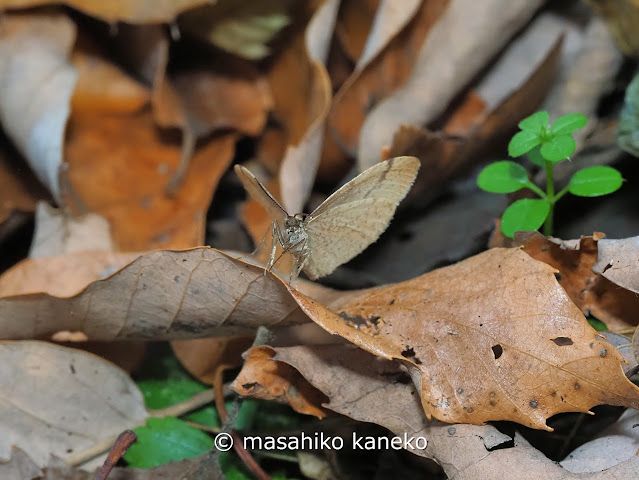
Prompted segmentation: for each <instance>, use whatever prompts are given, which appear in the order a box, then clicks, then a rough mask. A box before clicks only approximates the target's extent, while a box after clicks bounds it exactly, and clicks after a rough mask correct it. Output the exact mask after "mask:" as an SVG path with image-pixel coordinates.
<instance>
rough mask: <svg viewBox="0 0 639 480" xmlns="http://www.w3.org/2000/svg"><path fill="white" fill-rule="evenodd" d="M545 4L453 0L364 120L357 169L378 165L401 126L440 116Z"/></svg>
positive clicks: (417, 123) (520, 1) (424, 122)
mask: <svg viewBox="0 0 639 480" xmlns="http://www.w3.org/2000/svg"><path fill="white" fill-rule="evenodd" d="M426 3H430V2H426ZM541 3H542V2H541V1H540V0H535V1H526V0H517V1H511V2H508V3H506V4H504V3H503V2H501V1H498V0H491V1H489V2H481V4H480V3H478V2H474V1H473V0H451V2H450V5H449V6H448V8H447V9H446V10H445V11H444V12H443V14H442V16H441V17H440V18H439V19H438V21H437V23H435V25H434V26H433V28H432V29H431V31H430V32H429V34H428V37H427V38H426V40H425V41H424V43H423V44H422V46H421V50H420V52H419V55H418V58H417V59H416V64H415V68H414V69H413V71H412V73H411V75H410V78H409V79H408V80H407V81H406V83H405V84H404V85H403V87H402V88H401V89H399V90H397V91H396V92H395V93H393V95H391V96H390V97H388V98H386V99H385V100H384V101H382V102H381V103H379V104H378V105H376V106H375V108H374V109H373V111H372V112H371V113H370V114H369V115H368V116H367V117H366V121H365V122H364V124H363V126H362V128H361V131H360V133H359V143H358V155H357V162H358V166H359V168H360V169H361V170H364V169H365V168H368V167H369V166H370V165H374V164H375V163H377V162H378V161H379V158H380V154H381V152H382V148H383V147H384V146H386V145H390V144H391V141H392V138H393V134H394V132H395V130H396V129H397V127H399V126H400V125H401V124H407V123H408V124H412V125H425V124H428V123H429V122H431V121H432V120H434V119H435V118H436V117H437V116H438V115H440V114H441V113H442V112H443V111H444V110H445V109H446V107H447V106H448V104H449V103H450V101H451V100H452V99H453V98H454V97H455V96H456V95H458V94H459V93H460V89H461V88H463V87H464V86H465V85H466V84H467V83H468V82H469V81H470V80H472V78H473V77H474V76H475V75H477V73H479V70H480V69H482V68H484V67H485V65H486V63H487V62H488V61H489V60H490V59H491V58H492V57H493V56H494V55H495V54H497V53H498V52H499V50H500V49H502V48H503V47H504V45H505V44H506V42H507V41H508V40H509V39H510V38H511V37H512V36H513V35H514V34H515V33H516V32H517V31H518V30H519V29H520V28H521V27H522V26H524V25H525V24H526V23H527V22H528V21H529V20H530V19H531V17H532V16H533V15H534V13H535V11H536V10H537V9H538V8H539V6H540V5H541ZM451 38H453V39H454V41H451Z"/></svg>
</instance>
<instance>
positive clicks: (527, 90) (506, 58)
mask: <svg viewBox="0 0 639 480" xmlns="http://www.w3.org/2000/svg"><path fill="white" fill-rule="evenodd" d="M563 29H564V27H563V23H562V22H560V21H559V20H558V18H557V17H556V16H554V15H551V14H542V15H540V16H538V17H537V18H536V19H535V21H534V22H532V24H531V25H530V26H529V27H528V28H527V30H526V31H525V32H523V33H522V34H521V35H519V37H518V38H517V39H516V40H513V41H512V42H511V43H510V45H509V46H508V48H507V50H506V51H505V52H504V53H503V54H502V55H501V56H500V57H499V59H498V60H497V61H496V62H495V63H494V64H493V65H492V67H491V68H490V69H489V70H488V71H487V72H486V73H485V74H484V75H483V76H482V78H481V79H480V80H479V81H478V82H477V83H476V84H475V85H474V86H473V87H472V89H471V90H470V91H469V92H468V93H467V94H466V95H464V97H463V98H462V99H461V100H460V102H459V106H458V107H457V108H456V109H455V110H454V111H453V113H452V114H451V116H450V118H449V119H448V121H447V122H446V124H445V125H444V126H443V128H442V131H441V132H430V131H428V130H425V129H421V128H417V127H413V126H407V125H404V126H401V127H399V129H398V130H397V132H396V133H395V135H394V137H393V143H392V146H391V148H390V150H389V152H388V156H391V157H393V156H397V155H414V156H416V157H418V158H420V159H421V161H422V166H423V168H422V169H421V171H420V173H419V175H418V178H417V180H416V184H415V187H414V188H413V190H412V191H411V192H410V194H409V195H410V197H409V201H410V200H413V202H415V201H417V202H418V203H419V205H425V204H427V203H428V202H430V201H432V200H433V199H434V198H436V197H437V196H439V195H440V194H441V192H442V191H443V190H444V189H445V188H447V187H448V186H449V182H450V179H451V178H453V177H454V176H455V175H459V173H460V172H466V171H467V170H469V169H470V168H471V167H473V166H474V164H476V163H477V162H478V161H479V160H481V159H482V158H483V152H484V151H485V150H486V149H487V148H488V147H490V146H491V145H494V144H495V143H496V142H500V141H503V137H504V132H510V131H512V130H513V129H514V127H515V126H516V125H517V123H518V122H519V120H520V119H521V118H522V116H523V117H525V116H526V115H528V114H532V113H533V112H534V110H535V108H536V107H537V106H538V105H539V104H540V103H541V101H542V99H543V98H544V96H545V95H546V94H547V92H548V90H549V86H550V85H551V84H552V79H553V78H554V76H555V73H556V70H557V63H558V59H559V53H560V51H561V45H562V32H563ZM523 59H525V61H523Z"/></svg>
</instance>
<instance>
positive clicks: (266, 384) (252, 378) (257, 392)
mask: <svg viewBox="0 0 639 480" xmlns="http://www.w3.org/2000/svg"><path fill="white" fill-rule="evenodd" d="M274 356H275V350H274V349H272V348H271V347H268V346H261V347H254V348H252V349H251V350H250V351H249V352H248V355H247V357H246V361H245V363H244V366H243V367H242V370H241V371H240V373H239V374H238V376H237V378H236V379H235V380H234V381H233V383H232V384H231V388H232V389H233V390H235V391H236V392H237V393H238V394H240V395H242V396H248V397H251V398H260V399H262V400H276V401H278V402H281V403H286V404H288V405H290V406H291V407H292V408H293V410H295V411H296V412H299V413H305V414H306V415H314V416H316V417H317V418H320V419H321V418H324V417H325V416H326V412H325V411H324V410H323V409H322V408H321V405H322V404H323V403H325V402H326V401H327V400H328V399H327V398H326V396H325V395H324V394H323V393H321V392H320V391H318V390H317V389H316V388H315V387H313V386H312V385H311V384H310V383H308V382H307V381H306V380H304V378H302V376H301V375H300V374H299V372H298V371H297V370H295V369H294V368H292V367H291V366H290V365H288V364H287V363H283V362H278V361H276V360H274V359H273V357H274Z"/></svg>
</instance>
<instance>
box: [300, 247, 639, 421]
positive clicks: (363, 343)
mask: <svg viewBox="0 0 639 480" xmlns="http://www.w3.org/2000/svg"><path fill="white" fill-rule="evenodd" d="M554 272H555V270H554V269H553V268H552V267H549V266H548V265H546V264H544V263H542V262H538V261H535V260H532V259H531V258H530V257H528V256H527V255H526V254H525V253H524V252H522V251H520V250H519V249H492V250H489V251H487V252H484V253H482V254H480V255H477V256H475V257H471V258H469V259H467V260H465V261H463V262H460V263H458V264H456V265H453V266H450V267H446V268H442V269H439V270H435V271H434V272H430V273H428V274H425V275H423V276H421V277H418V278H416V279H413V280H409V281H407V282H403V283H399V284H395V285H390V286H387V287H380V288H377V289H371V290H368V291H363V292H362V293H361V294H360V295H358V296H355V297H353V296H352V295H351V296H350V298H349V300H348V302H347V303H346V304H343V305H341V307H340V308H339V311H331V310H329V309H327V308H326V307H324V306H323V305H321V304H319V303H318V302H315V301H313V300H311V299H309V298H307V297H305V296H303V295H301V294H300V293H299V292H296V291H295V290H292V289H291V290H290V291H291V293H292V294H293V296H294V297H295V298H296V300H297V301H298V302H299V304H300V306H301V307H302V309H303V310H304V311H305V312H306V313H307V314H308V315H309V316H310V317H311V318H312V320H313V321H315V322H316V323H319V324H320V325H322V326H323V327H324V328H325V329H326V330H328V331H329V332H331V333H334V334H339V335H341V336H342V337H344V338H346V339H348V340H350V341H351V342H353V343H355V344H356V345H358V346H360V347H362V348H364V349H366V350H368V351H370V352H372V353H374V354H376V355H379V356H382V357H384V358H388V359H398V360H401V361H402V363H404V364H405V365H406V367H407V368H408V370H409V372H410V374H411V377H412V380H413V382H415V384H416V385H417V386H418V389H419V390H420V392H421V398H422V406H423V408H424V411H425V412H426V414H427V415H433V416H434V417H435V418H438V419H440V420H443V421H447V422H464V423H473V424H481V423H484V422H486V421H489V420H511V421H516V422H519V423H522V424H524V425H527V426H530V427H533V428H542V429H549V427H548V426H547V425H546V419H547V418H548V417H550V416H552V415H555V414H556V413H560V412H569V411H583V412H585V411H588V410H589V409H590V408H591V407H593V406H595V405H598V404H602V403H608V404H612V405H624V406H632V407H636V406H639V388H637V387H636V386H635V385H633V384H632V383H631V382H629V381H628V379H627V378H626V377H625V375H624V374H623V370H622V367H621V363H622V361H623V360H622V357H621V355H619V353H618V352H617V351H616V350H615V349H614V348H613V347H612V346H611V345H610V344H608V343H606V342H605V341H603V340H602V339H601V337H600V336H599V335H598V334H597V332H596V331H595V330H594V329H593V328H592V327H590V326H589V325H588V323H587V321H586V319H585V318H584V317H583V315H582V313H581V312H580V311H579V309H578V308H577V307H576V306H575V305H574V304H573V303H572V302H571V301H570V299H569V298H568V297H567V295H566V294H565V292H564V290H563V289H562V288H561V286H560V285H559V284H558V283H557V281H556V280H555V278H554Z"/></svg>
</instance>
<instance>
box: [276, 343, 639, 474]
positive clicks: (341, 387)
mask: <svg viewBox="0 0 639 480" xmlns="http://www.w3.org/2000/svg"><path fill="white" fill-rule="evenodd" d="M275 352H276V355H275V357H274V359H275V360H277V361H280V362H285V363H287V364H289V365H291V366H293V367H294V368H295V369H296V370H298V371H299V373H300V374H302V375H303V377H304V378H305V379H306V380H307V381H309V382H310V383H311V384H312V385H313V386H315V387H316V388H318V389H319V390H321V391H322V392H323V393H324V394H325V395H326V396H327V397H328V398H329V401H328V403H326V404H325V405H324V406H325V407H326V408H327V409H330V410H333V411H336V412H338V413H341V414H343V415H346V416H349V417H351V418H354V419H356V420H359V421H363V422H372V423H376V424H379V425H383V426H384V427H386V428H388V429H389V430H390V431H391V432H393V433H394V434H395V435H397V436H399V437H400V439H403V438H413V439H414V438H416V437H419V436H421V437H424V438H425V439H427V441H428V446H427V448H426V449H425V450H420V449H410V448H407V449H408V450H409V451H410V452H412V453H414V454H417V455H421V456H424V457H427V458H432V459H434V460H435V461H437V462H438V463H439V464H440V465H441V466H442V468H443V469H444V471H445V473H446V475H447V476H448V478H460V479H473V480H477V479H480V480H492V479H494V478H495V472H496V471H502V470H504V469H507V472H508V476H509V477H510V478H528V477H531V476H534V478H549V479H553V480H572V479H574V480H582V479H583V478H586V479H587V480H604V479H607V478H617V477H615V475H618V476H619V477H618V478H624V479H626V478H628V479H631V478H634V476H633V474H636V473H637V472H639V457H634V458H632V459H630V460H629V461H627V462H625V463H622V464H619V465H616V466H615V467H612V468H610V469H608V470H604V471H602V472H599V473H597V474H592V475H590V476H577V475H575V476H571V475H570V473H569V472H568V471H566V470H564V469H562V468H561V467H559V466H558V465H557V464H556V463H555V462H553V461H551V460H549V459H548V458H546V457H545V456H544V455H543V454H542V453H541V452H539V451H538V450H536V449H535V448H533V447H532V446H531V445H530V444H528V442H526V440H524V439H523V438H522V437H521V435H519V434H518V433H516V434H515V436H514V439H513V438H511V437H509V436H508V435H506V434H504V433H501V432H499V431H498V430H497V429H496V428H494V427H493V426H491V425H482V426H475V425H467V424H457V425H450V424H445V423H441V422H439V421H437V420H427V419H426V417H425V415H424V411H423V409H422V406H421V404H420V400H419V396H418V395H417V392H416V391H415V386H414V385H413V384H412V382H411V381H410V379H409V377H408V375H407V373H406V371H405V369H404V368H403V367H402V366H401V365H400V363H399V362H397V361H389V360H385V359H383V358H380V357H375V356H373V355H371V354H370V353H368V352H365V351H364V350H362V349H359V348H355V347H353V346H348V345H346V346H345V345H321V346H320V345H318V346H313V347H309V346H298V347H289V348H275ZM380 406H382V407H381V408H380ZM513 440H514V441H513ZM506 442H513V444H512V446H510V447H509V446H507V445H504V444H505V443H506ZM413 445H414V442H413ZM495 447H498V448H495Z"/></svg>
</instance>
